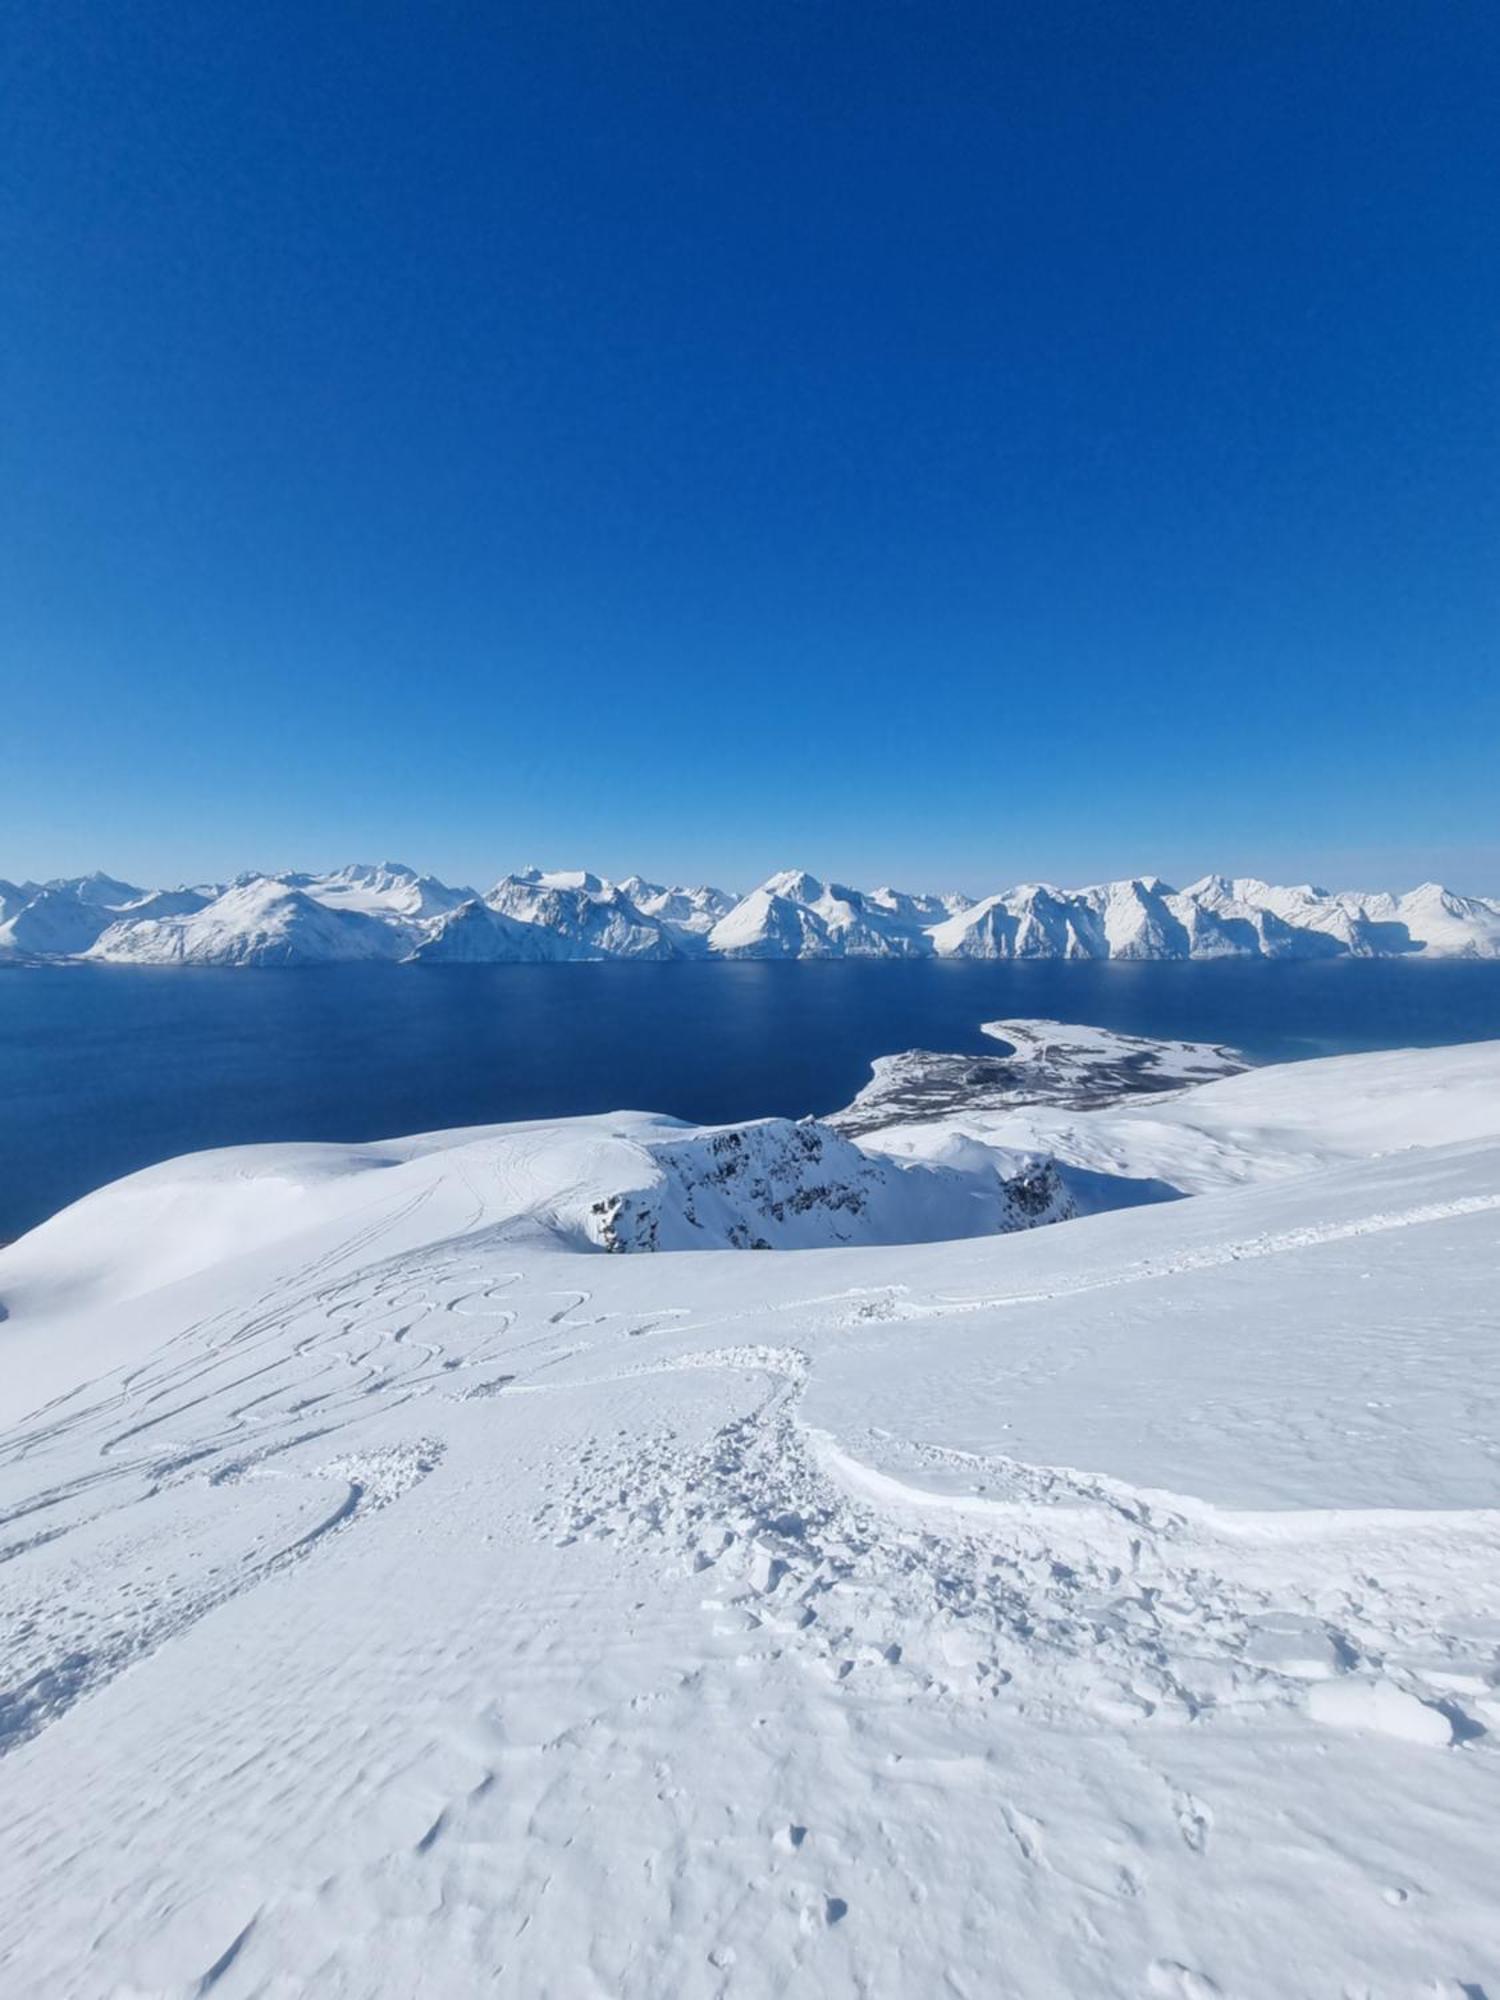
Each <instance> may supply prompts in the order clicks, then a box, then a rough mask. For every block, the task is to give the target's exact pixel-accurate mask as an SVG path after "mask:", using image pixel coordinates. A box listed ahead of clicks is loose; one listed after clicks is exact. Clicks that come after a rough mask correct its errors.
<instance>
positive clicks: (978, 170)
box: [0, 0, 1500, 891]
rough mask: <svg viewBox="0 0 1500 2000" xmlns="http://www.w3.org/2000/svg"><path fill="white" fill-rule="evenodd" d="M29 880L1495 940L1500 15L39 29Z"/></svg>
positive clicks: (26, 31) (600, 9) (773, 5)
mask: <svg viewBox="0 0 1500 2000" xmlns="http://www.w3.org/2000/svg"><path fill="white" fill-rule="evenodd" d="M8 23H9V24H8V27H7V30H6V35H7V41H8V44H9V46H10V50H11V55H10V57H9V59H8V70H9V75H8V79H7V88H6V110H5V116H4V137H3V140H0V146H3V149H4V154H5V160H4V173H3V177H0V283H3V286H4V293H5V304H4V325H3V331H0V393H3V440H0V483H3V497H0V560H3V568H0V875H12V876H20V875H27V874H31V875H47V874H52V873H60V872H73V871H76V870H81V869H84V868H88V867H94V866H103V867H107V868H109V869H111V870H113V871H116V872H123V873H125V874H127V875H131V876H134V877H135V878H137V879H147V880H152V881H155V880H159V879H172V880H176V879H179V878H182V877H190V878H195V877H203V876H210V875H220V874H225V873H230V872H234V871H237V870H238V869H240V868H242V867H247V866H256V867H265V868H276V867H284V866H289V865H300V866H322V865H330V864H334V863H337V862H340V861H343V860H346V859H351V858H363V859H376V858H380V857H382V856H384V855H388V854H389V855H396V856H398V857H400V858H403V859H408V860H411V861H412V862H414V863H416V864H418V865H420V866H424V867H431V868H433V869H435V870H436V871H437V872H439V873H441V874H445V875H447V876H449V877H453V878H459V879H475V880H480V881H481V882H482V881H484V880H488V879H491V878H492V877H493V876H494V875H495V874H496V873H497V872H499V870H500V869H502V868H503V867H508V866H513V865H519V864H522V863H524V862H526V861H530V860H541V861H544V862H546V863H548V864H550V865H553V866H572V865H580V864H584V863H586V864H588V865H591V866H594V867H598V868H601V869H604V870H606V871H610V872H615V873H623V872H625V871H627V870H628V869H630V868H632V867H639V868H640V869H642V870H644V871H645V872H647V873H652V874H657V875H665V876H670V877H679V876H682V875H690V876H692V877H693V878H695V879H696V878H699V877H701V876H704V875H706V876H708V877H710V878H712V879H718V880H722V881H727V882H728V883H729V884H730V885H731V886H741V885H744V884H746V883H748V882H749V881H751V880H753V879H757V878H759V877H760V876H763V875H764V874H766V873H767V872H769V871H770V870H771V869H772V868H775V867H778V866H784V865H788V864H792V863H795V864H798V865H805V866H808V867H810V868H812V869H814V871H816V872H822V873H831V874H833V875H835V876H838V877H842V878H844V879H849V880H854V881H872V880H875V879H895V880H896V881H898V882H903V883H909V884H911V885H913V886H924V887H925V886H962V887H967V888H969V889H970V890H974V891H982V890H984V889H987V888H992V887H995V886H998V885H1000V884H1002V883H1006V882H1009V881H1012V880H1016V879H1024V878H1029V877H1035V876H1038V875H1040V876H1046V877H1050V878H1052V879H1056V880H1061V881H1065V882H1067V881H1077V880H1083V879H1094V878H1097V877H1099V876H1103V875H1110V874H1121V873H1130V872H1137V871H1143V870H1148V869H1152V870H1158V871H1160V872H1162V873H1164V874H1167V875H1168V876H1177V877H1179V878H1182V877H1186V876H1189V875H1192V874H1196V873H1199V872H1201V871H1203V870H1204V869H1208V868H1222V869H1225V870H1228V871H1235V872H1238V871H1251V872H1257V873H1268V874H1271V875H1274V876H1280V877H1283V878H1288V877H1290V878H1293V879H1303V878H1305V877H1307V876H1309V875H1310V876H1312V877H1314V878H1315V879H1323V880H1331V881H1332V882H1333V883H1334V884H1335V885H1337V886H1344V885H1347V886H1384V885H1387V884H1392V885H1395V886H1404V885H1409V884H1410V883H1411V882H1413V881H1416V880H1419V879H1421V878H1422V877H1424V876H1429V875H1437V876H1440V877H1441V878H1443V879H1446V880H1449V881H1451V882H1452V883H1453V884H1454V885H1455V886H1457V887H1460V888H1469V889H1476V890H1481V891H1497V890H1500V809H1497V794H1500V645H1497V634H1500V223H1497V216H1500V171H1497V169H1500V113H1497V106H1500V10H1497V9H1496V7H1495V6H1494V5H1493V0H1441V4H1433V0H1411V4H1382V0H1351V4H1338V5H1332V4H1323V3H1322V0H1298V4H1290V5H1282V4H1277V0H1254V4H1235V3H1234V0H1213V4H1211V5H1205V4H1202V0H1191V4H1189V0H1183V3H1182V4H1169V5H1159V4H1152V0H1140V4H1121V0H1098V4H1081V3H1080V0H1040V3H1039V4H1008V3H1007V0H984V4H977V5H972V6H971V5H968V4H964V0H937V4H929V0H911V4H902V5H889V4H883V0H858V4H856V0H840V4H837V5H830V4H822V0H788V3H786V4H784V0H753V4H752V3H751V0H723V4H717V0H716V3H715V4H709V5H704V4H702V3H701V0H695V4H686V0H684V4H676V5H659V4H654V0H609V4H606V3H605V0H593V4H578V0H497V4H493V5H484V4H475V0H466V4H464V5H461V6H460V5H452V4H448V0H424V4H420V5H418V4H413V0H406V4H401V5H393V4H387V0H358V4H354V0H350V4H348V5H342V6H341V5H328V4H322V0H295V4H292V0H255V4H254V5H248V6H242V7H228V6H223V7H219V6H205V5H203V4H202V0H150V4H149V5H146V4H141V0H120V4H119V5H115V6H104V5H101V4H99V0H14V4H13V6H12V9H11V11H10V14H9V17H8Z"/></svg>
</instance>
